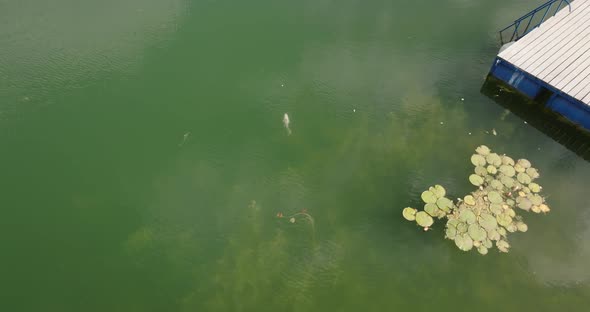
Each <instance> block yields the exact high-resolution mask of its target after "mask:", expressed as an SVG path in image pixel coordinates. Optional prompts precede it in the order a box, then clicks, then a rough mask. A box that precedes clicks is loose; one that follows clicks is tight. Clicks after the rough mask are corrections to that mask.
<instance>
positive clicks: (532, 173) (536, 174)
mask: <svg viewBox="0 0 590 312" xmlns="http://www.w3.org/2000/svg"><path fill="white" fill-rule="evenodd" d="M526 174H528V175H529V176H530V177H531V178H532V179H536V178H538V177H539V172H538V171H537V169H535V168H527V170H526Z"/></svg>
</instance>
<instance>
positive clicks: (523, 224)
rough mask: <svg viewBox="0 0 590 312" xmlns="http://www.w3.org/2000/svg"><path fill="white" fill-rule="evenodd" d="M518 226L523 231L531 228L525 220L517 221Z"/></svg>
mask: <svg viewBox="0 0 590 312" xmlns="http://www.w3.org/2000/svg"><path fill="white" fill-rule="evenodd" d="M516 228H517V229H518V230H519V231H520V232H523V233H524V232H526V231H528V230H529V227H528V226H527V225H526V224H525V223H524V222H517V223H516Z"/></svg>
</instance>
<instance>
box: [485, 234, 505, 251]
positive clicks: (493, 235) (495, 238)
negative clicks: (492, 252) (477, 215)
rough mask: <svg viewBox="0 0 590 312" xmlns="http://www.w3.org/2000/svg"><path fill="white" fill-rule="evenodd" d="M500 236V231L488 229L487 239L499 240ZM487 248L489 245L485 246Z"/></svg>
mask: <svg viewBox="0 0 590 312" xmlns="http://www.w3.org/2000/svg"><path fill="white" fill-rule="evenodd" d="M500 238H501V236H500V233H498V231H497V230H491V231H488V239H490V240H494V241H496V240H499V239H500ZM486 247H488V248H492V247H491V246H486Z"/></svg>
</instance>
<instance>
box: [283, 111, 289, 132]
mask: <svg viewBox="0 0 590 312" xmlns="http://www.w3.org/2000/svg"><path fill="white" fill-rule="evenodd" d="M289 123H291V121H290V120H289V115H288V114H287V113H285V115H283V125H285V129H287V133H288V134H289V135H291V128H289Z"/></svg>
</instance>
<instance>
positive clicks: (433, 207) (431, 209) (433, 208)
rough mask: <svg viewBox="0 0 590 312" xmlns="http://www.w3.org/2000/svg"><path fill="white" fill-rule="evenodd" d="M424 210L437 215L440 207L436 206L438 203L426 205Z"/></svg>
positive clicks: (433, 215)
mask: <svg viewBox="0 0 590 312" xmlns="http://www.w3.org/2000/svg"><path fill="white" fill-rule="evenodd" d="M424 211H426V212H427V213H428V214H429V215H430V216H432V217H436V216H438V214H439V209H438V206H436V204H426V205H424Z"/></svg>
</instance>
